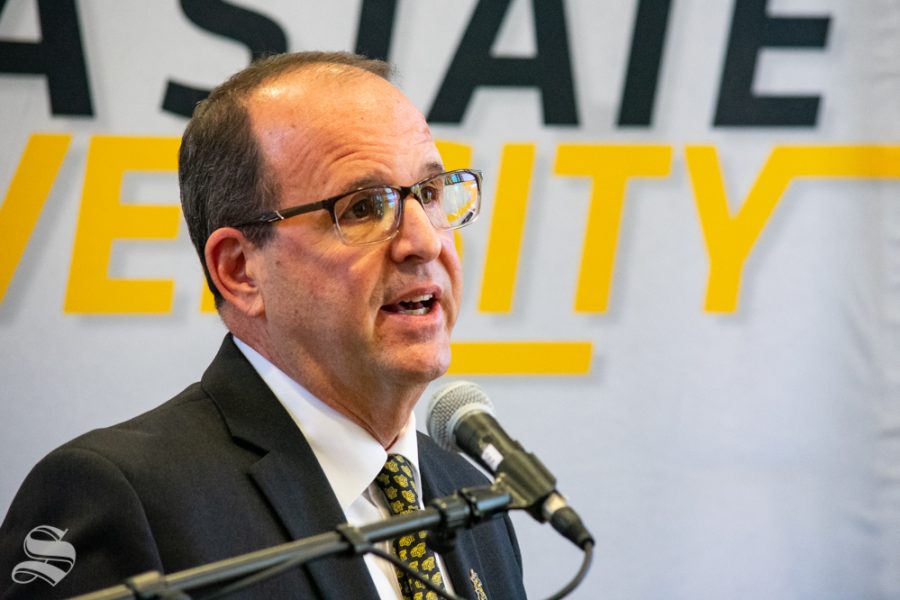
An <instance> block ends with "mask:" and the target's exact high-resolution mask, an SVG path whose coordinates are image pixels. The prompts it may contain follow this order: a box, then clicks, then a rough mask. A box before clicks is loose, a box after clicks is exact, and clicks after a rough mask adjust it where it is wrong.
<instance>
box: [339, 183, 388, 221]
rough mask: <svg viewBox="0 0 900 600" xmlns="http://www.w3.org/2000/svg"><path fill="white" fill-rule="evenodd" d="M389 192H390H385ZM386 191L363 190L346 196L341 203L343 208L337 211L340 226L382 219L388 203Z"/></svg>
mask: <svg viewBox="0 0 900 600" xmlns="http://www.w3.org/2000/svg"><path fill="white" fill-rule="evenodd" d="M387 191H388V192H390V191H391V190H387ZM385 192H386V190H380V189H379V190H363V191H360V192H357V193H356V194H353V195H351V196H348V197H347V198H345V199H344V201H343V202H342V204H343V208H342V209H341V210H339V211H338V219H339V220H340V221H341V224H344V225H352V224H355V223H362V222H365V221H371V220H376V221H377V220H381V219H383V218H384V214H385V211H386V207H387V205H388V203H389V202H390V194H389V193H385Z"/></svg>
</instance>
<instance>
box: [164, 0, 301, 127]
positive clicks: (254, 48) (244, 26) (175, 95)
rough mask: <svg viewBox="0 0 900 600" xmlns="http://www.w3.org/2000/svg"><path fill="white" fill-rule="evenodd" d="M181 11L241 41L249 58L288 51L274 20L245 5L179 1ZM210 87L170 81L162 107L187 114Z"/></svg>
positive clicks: (212, 0)
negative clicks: (248, 51)
mask: <svg viewBox="0 0 900 600" xmlns="http://www.w3.org/2000/svg"><path fill="white" fill-rule="evenodd" d="M181 10H182V11H183V12H184V14H185V16H186V17H187V18H188V19H190V20H191V21H192V22H193V23H194V24H195V25H197V26H198V27H200V28H201V29H204V30H206V31H209V32H211V33H217V34H219V35H221V36H223V37H226V38H228V39H231V40H236V41H238V42H242V43H243V44H244V45H245V46H247V48H249V49H250V53H251V56H252V58H254V59H256V58H259V57H260V56H265V55H267V54H277V53H279V52H286V51H287V37H286V36H285V34H284V31H283V30H282V29H281V27H280V26H279V25H278V23H276V22H275V21H272V20H271V19H269V18H268V17H265V16H263V15H261V14H259V13H256V12H253V11H251V10H248V9H246V8H240V7H237V6H233V5H231V4H229V3H227V2H224V1H222V0H181ZM208 95H209V90H206V89H200V88H195V87H191V86H188V85H184V84H181V83H178V82H176V81H171V80H170V81H169V82H168V84H167V85H166V95H165V97H164V98H163V104H162V107H163V110H166V111H168V112H171V113H175V114H176V115H183V116H185V117H190V116H191V114H192V113H193V112H194V106H196V104H197V103H198V102H200V101H201V100H203V99H204V98H206V97H207V96H208Z"/></svg>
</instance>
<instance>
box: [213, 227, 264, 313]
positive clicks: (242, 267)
mask: <svg viewBox="0 0 900 600" xmlns="http://www.w3.org/2000/svg"><path fill="white" fill-rule="evenodd" d="M258 250H259V249H258V247H257V246H256V245H255V244H253V243H252V242H251V241H250V240H248V239H247V238H246V237H244V234H243V233H242V232H241V231H240V230H239V229H235V228H233V227H222V228H220V229H216V230H215V231H213V232H212V233H211V234H210V236H209V239H207V240H206V248H205V251H204V255H205V258H206V268H207V269H209V275H210V277H212V280H213V283H215V284H216V288H218V290H219V292H220V293H221V294H222V297H223V298H224V299H225V301H226V302H228V303H229V304H231V305H232V306H234V307H235V308H236V309H237V310H238V311H240V312H241V313H242V314H244V315H246V316H248V317H257V316H260V315H262V314H263V313H264V312H265V310H264V304H263V298H262V294H261V293H260V288H259V282H258V281H257V278H256V275H257V274H256V269H255V268H254V265H255V261H254V256H255V255H256V254H258Z"/></svg>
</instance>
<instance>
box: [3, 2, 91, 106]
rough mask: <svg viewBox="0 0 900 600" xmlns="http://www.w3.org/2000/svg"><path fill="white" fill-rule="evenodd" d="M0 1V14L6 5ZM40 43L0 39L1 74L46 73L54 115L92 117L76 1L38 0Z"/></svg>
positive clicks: (89, 90)
mask: <svg viewBox="0 0 900 600" xmlns="http://www.w3.org/2000/svg"><path fill="white" fill-rule="evenodd" d="M6 4H7V2H6V0H0V16H2V15H3V9H4V8H5V7H6ZM37 7H38V19H39V21H40V24H41V41H40V42H6V41H0V73H33V74H35V75H46V77H47V90H48V92H49V95H50V110H51V111H52V112H53V114H54V115H84V116H92V115H93V114H94V106H93V103H92V102H91V88H90V85H89V83H88V74H87V67H86V66H85V61H84V48H83V46H82V44H81V28H80V26H79V24H78V8H77V7H76V5H75V0H37Z"/></svg>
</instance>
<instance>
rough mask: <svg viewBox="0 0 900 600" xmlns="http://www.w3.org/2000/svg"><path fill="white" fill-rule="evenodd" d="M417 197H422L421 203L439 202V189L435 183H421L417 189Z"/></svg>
mask: <svg viewBox="0 0 900 600" xmlns="http://www.w3.org/2000/svg"><path fill="white" fill-rule="evenodd" d="M419 197H420V198H421V199H422V204H432V203H440V201H441V190H440V188H438V186H437V184H434V183H429V184H428V185H423V186H422V188H421V189H420V190H419Z"/></svg>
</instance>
